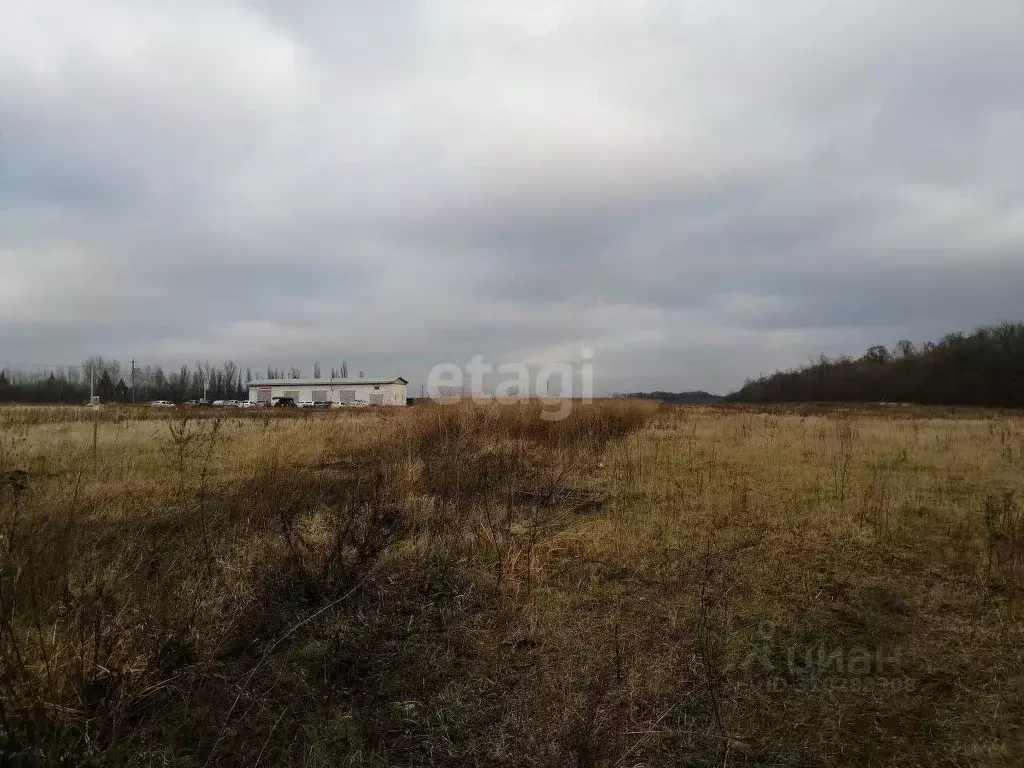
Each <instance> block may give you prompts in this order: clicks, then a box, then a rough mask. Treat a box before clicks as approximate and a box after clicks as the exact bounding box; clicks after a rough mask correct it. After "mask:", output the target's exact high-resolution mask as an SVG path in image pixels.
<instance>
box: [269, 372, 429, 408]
mask: <svg viewBox="0 0 1024 768" xmlns="http://www.w3.org/2000/svg"><path fill="white" fill-rule="evenodd" d="M408 385H409V382H407V381H406V380H405V379H403V378H402V377H401V376H399V377H398V378H391V379H263V380H261V381H251V382H249V401H250V402H252V403H270V402H271V400H273V399H274V398H275V397H290V398H292V399H293V400H295V402H296V403H303V402H307V403H310V402H311V403H330V404H331V405H405V389H406V387H407V386H408Z"/></svg>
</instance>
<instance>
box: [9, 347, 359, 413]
mask: <svg viewBox="0 0 1024 768" xmlns="http://www.w3.org/2000/svg"><path fill="white" fill-rule="evenodd" d="M264 373H265V374H266V378H268V379H284V378H289V379H298V378H301V377H302V370H301V369H299V368H290V369H288V370H287V371H285V370H284V369H277V368H267V369H266V371H255V372H254V371H253V370H252V369H251V368H244V369H243V368H241V367H240V366H238V365H236V364H235V363H234V362H232V361H231V360H228V361H226V362H224V363H222V364H220V365H211V364H210V363H209V362H208V361H199V362H197V363H196V364H195V365H194V366H192V367H189V366H187V365H183V366H181V367H180V368H176V369H174V370H168V371H165V370H164V369H163V368H162V367H161V366H159V365H157V366H150V365H140V366H135V367H134V369H133V368H132V366H125V365H123V364H122V363H121V362H120V361H118V360H107V359H104V358H102V357H91V358H89V359H88V360H86V361H85V362H83V363H82V364H81V365H70V366H67V367H48V368H42V367H38V366H22V367H15V366H13V365H11V366H7V367H4V366H2V365H0V403H4V402H8V403H9V402H18V403H84V402H87V401H88V399H89V392H90V386H91V388H92V392H93V393H94V394H95V395H97V396H98V397H99V398H100V400H101V401H102V402H105V403H108V402H115V403H130V402H133V401H137V402H146V401H149V400H172V401H176V402H182V401H185V400H195V399H198V398H201V397H203V396H204V394H205V396H206V397H207V398H208V399H209V400H244V399H247V398H248V396H249V388H248V384H249V382H250V381H252V380H253V379H254V378H260V377H261V376H262V374H264ZM347 375H348V363H346V362H342V364H341V367H340V368H338V369H334V368H332V369H331V370H330V376H331V377H333V378H345V377H346V376H347ZM320 377H321V372H320V364H319V363H316V364H314V366H313V378H320Z"/></svg>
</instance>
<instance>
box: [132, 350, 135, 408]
mask: <svg viewBox="0 0 1024 768" xmlns="http://www.w3.org/2000/svg"><path fill="white" fill-rule="evenodd" d="M134 402H135V358H134V357H133V358H132V403H134Z"/></svg>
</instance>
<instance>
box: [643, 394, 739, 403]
mask: <svg viewBox="0 0 1024 768" xmlns="http://www.w3.org/2000/svg"><path fill="white" fill-rule="evenodd" d="M623 397H642V398H644V399H645V400H660V401H661V402H663V403H719V402H721V401H722V400H723V399H724V398H723V397H722V396H721V395H712V394H711V393H710V392H703V391H700V392H661V391H655V392H630V393H628V394H625V395H623Z"/></svg>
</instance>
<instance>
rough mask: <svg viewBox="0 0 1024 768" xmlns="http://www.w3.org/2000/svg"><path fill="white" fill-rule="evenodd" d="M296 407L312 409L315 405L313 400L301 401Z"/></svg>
mask: <svg viewBox="0 0 1024 768" xmlns="http://www.w3.org/2000/svg"><path fill="white" fill-rule="evenodd" d="M296 405H297V406H299V408H312V407H313V405H314V403H313V401H312V400H299V402H297V403H296Z"/></svg>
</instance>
